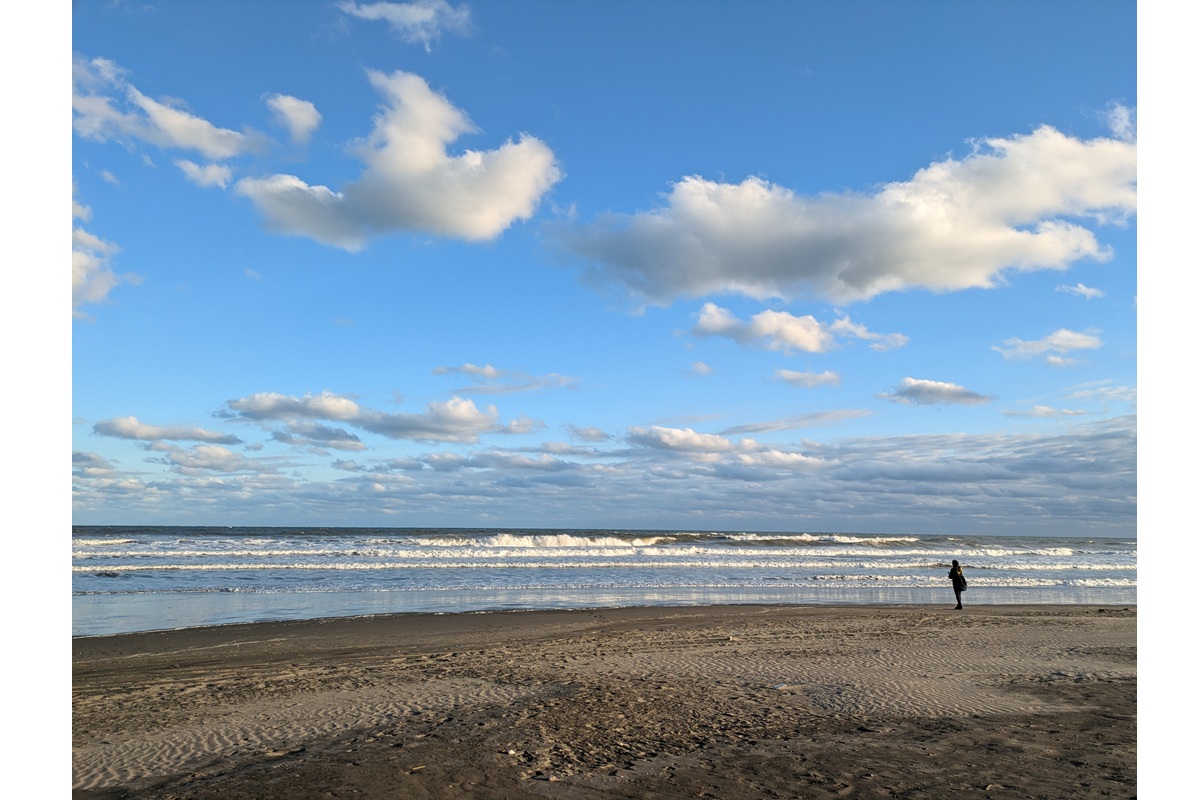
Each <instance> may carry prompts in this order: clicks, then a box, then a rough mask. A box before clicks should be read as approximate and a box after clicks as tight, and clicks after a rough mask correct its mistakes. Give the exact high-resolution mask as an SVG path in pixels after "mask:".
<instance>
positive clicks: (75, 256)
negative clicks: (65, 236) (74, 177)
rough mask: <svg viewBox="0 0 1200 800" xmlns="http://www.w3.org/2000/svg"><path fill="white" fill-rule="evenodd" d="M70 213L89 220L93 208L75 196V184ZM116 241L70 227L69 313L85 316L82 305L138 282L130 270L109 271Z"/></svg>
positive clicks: (116, 251) (118, 248) (117, 250)
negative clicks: (122, 286) (123, 286)
mask: <svg viewBox="0 0 1200 800" xmlns="http://www.w3.org/2000/svg"><path fill="white" fill-rule="evenodd" d="M71 214H72V218H74V219H83V220H88V219H91V216H92V211H91V209H90V208H88V207H87V206H85V205H83V204H82V203H80V202H79V201H78V199H76V197H75V195H74V186H72V195H71ZM120 250H121V248H120V247H118V246H117V245H116V244H114V243H112V242H109V241H106V240H104V239H101V238H100V237H99V236H96V235H95V234H92V233H89V232H88V231H86V230H84V229H83V228H81V227H78V226H76V227H74V228H72V230H71V313H72V315H73V316H75V317H76V318H78V319H86V318H87V316H88V315H87V314H86V313H85V312H84V311H83V306H86V305H94V304H96V303H103V302H105V301H107V300H108V294H109V292H111V291H112V290H113V289H115V288H116V287H117V286H120V285H121V284H122V283H138V282H139V281H140V278H139V277H138V276H137V275H134V274H132V273H127V274H124V275H118V274H117V273H115V272H113V271H112V268H111V267H110V262H111V260H112V257H113V256H114V255H116V254H117V253H118V252H120Z"/></svg>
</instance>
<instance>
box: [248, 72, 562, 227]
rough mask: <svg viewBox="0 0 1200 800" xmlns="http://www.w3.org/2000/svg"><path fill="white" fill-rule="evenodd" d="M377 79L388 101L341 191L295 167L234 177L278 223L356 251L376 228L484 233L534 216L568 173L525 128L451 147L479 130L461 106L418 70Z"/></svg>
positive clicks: (372, 75)
mask: <svg viewBox="0 0 1200 800" xmlns="http://www.w3.org/2000/svg"><path fill="white" fill-rule="evenodd" d="M369 77H370V81H371V83H372V85H374V87H375V88H376V89H377V90H378V91H379V92H380V93H381V94H383V95H384V97H385V98H386V99H387V101H388V105H387V107H386V108H385V109H384V110H383V112H382V113H381V114H379V115H378V116H377V117H376V119H375V129H374V131H373V132H372V134H371V135H370V136H369V137H368V138H367V139H366V140H364V141H362V142H360V143H359V144H358V145H357V146H356V147H355V148H354V152H355V153H356V154H357V155H358V156H359V157H360V158H361V159H362V160H363V162H364V163H365V164H366V168H365V169H364V170H363V172H362V174H361V176H360V177H359V179H358V180H357V181H353V182H351V183H349V184H347V185H346V186H345V187H344V188H343V190H342V191H340V192H335V191H333V190H331V189H330V188H328V187H326V186H310V185H309V184H307V183H305V182H304V181H303V180H301V179H300V178H298V177H296V176H294V175H272V176H268V177H266V178H244V179H242V180H240V181H238V183H237V184H236V189H237V191H238V192H239V193H240V194H242V195H245V196H246V197H248V198H250V200H251V201H253V202H254V204H255V205H256V206H258V208H259V210H260V211H261V212H262V213H263V214H264V215H265V216H266V224H267V227H268V228H269V229H270V230H273V231H276V232H278V233H284V234H290V235H297V236H308V237H310V238H312V239H315V240H317V241H319V242H323V243H325V244H330V245H334V246H337V247H341V248H344V249H346V250H351V251H354V250H359V249H361V248H362V247H363V246H364V245H365V244H366V241H367V238H368V237H369V236H372V235H381V234H386V233H391V232H394V231H413V232H421V233H432V234H437V235H440V236H450V237H457V238H461V239H466V240H468V241H485V240H489V239H494V238H495V237H497V236H499V235H500V234H501V233H502V232H503V231H504V230H505V229H507V228H508V227H509V226H510V225H511V224H512V223H513V222H515V221H516V220H518V219H521V220H525V219H529V218H530V217H531V216H533V212H534V210H535V208H536V206H537V203H538V201H539V200H540V199H541V197H542V195H543V194H545V193H546V191H548V190H549V189H550V187H551V186H553V185H554V184H555V183H556V182H557V181H558V180H559V178H560V177H561V174H560V172H559V168H558V165H557V164H556V162H555V158H554V154H553V153H552V152H551V151H550V148H548V147H547V146H546V145H545V144H543V143H542V142H541V141H539V140H538V139H536V138H534V137H532V136H528V135H525V134H522V135H521V137H520V138H519V140H518V141H516V142H513V141H512V140H509V141H508V142H506V143H505V144H503V145H501V146H500V147H498V148H496V149H495V150H483V151H480V150H466V151H464V152H463V153H462V154H461V155H457V156H451V155H449V154H448V153H447V151H446V148H447V146H448V145H449V144H450V143H451V142H453V141H454V140H455V139H457V138H458V137H459V136H461V135H462V134H464V133H474V132H476V129H475V127H474V125H472V123H471V121H470V120H469V119H468V118H467V116H466V115H465V114H464V113H463V112H462V111H460V110H459V109H457V108H455V107H454V106H453V105H451V104H450V102H449V101H448V100H447V99H446V98H445V97H443V96H442V95H440V94H437V93H435V92H434V91H433V90H432V89H430V88H429V85H428V84H427V83H426V82H425V80H424V79H423V78H421V77H419V76H417V75H413V74H410V73H406V72H400V71H397V72H395V73H393V74H391V75H384V74H383V73H380V72H374V71H372V72H370V73H369Z"/></svg>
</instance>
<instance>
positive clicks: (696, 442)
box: [628, 425, 733, 453]
mask: <svg viewBox="0 0 1200 800" xmlns="http://www.w3.org/2000/svg"><path fill="white" fill-rule="evenodd" d="M628 439H629V441H630V442H632V443H633V444H636V445H639V446H641V447H649V448H651V449H654V450H671V451H674V452H685V453H721V452H725V451H727V450H732V449H733V443H732V442H731V441H729V440H728V439H726V438H725V437H724V436H717V435H715V434H711V433H696V431H694V430H692V429H691V428H665V427H662V426H659V425H652V426H651V427H649V428H638V427H633V428H630V429H629V432H628Z"/></svg>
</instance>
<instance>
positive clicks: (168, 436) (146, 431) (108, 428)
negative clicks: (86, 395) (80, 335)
mask: <svg viewBox="0 0 1200 800" xmlns="http://www.w3.org/2000/svg"><path fill="white" fill-rule="evenodd" d="M92 431H93V432H94V433H95V434H96V435H98V436H113V437H116V438H118V439H136V440H139V441H145V442H151V441H168V440H171V441H194V442H208V443H210V444H240V443H241V441H242V440H241V439H239V438H238V437H237V436H234V435H233V434H229V433H217V432H216V431H210V430H206V429H204V428H199V427H195V426H192V425H148V424H146V423H144V422H141V421H140V420H139V419H138V418H137V417H117V418H115V419H108V420H102V421H100V422H97V423H96V424H95V425H94V426H92Z"/></svg>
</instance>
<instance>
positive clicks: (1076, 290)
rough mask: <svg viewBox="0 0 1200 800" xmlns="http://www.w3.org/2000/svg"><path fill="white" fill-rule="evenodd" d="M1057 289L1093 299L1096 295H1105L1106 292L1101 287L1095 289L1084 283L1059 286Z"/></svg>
mask: <svg viewBox="0 0 1200 800" xmlns="http://www.w3.org/2000/svg"><path fill="white" fill-rule="evenodd" d="M1057 291H1060V292H1068V293H1070V294H1077V295H1079V296H1080V297H1082V298H1084V299H1087V300H1091V299H1093V298H1096V297H1104V292H1103V291H1101V290H1100V289H1093V288H1092V287H1090V286H1084V285H1083V284H1082V283H1077V284H1075V285H1074V286H1059V287H1057Z"/></svg>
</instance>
